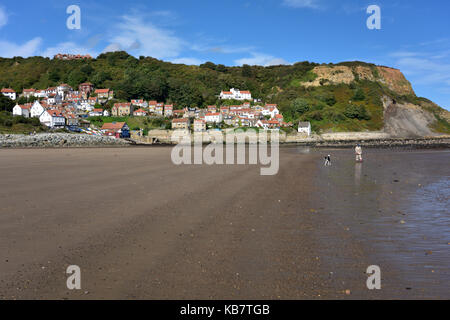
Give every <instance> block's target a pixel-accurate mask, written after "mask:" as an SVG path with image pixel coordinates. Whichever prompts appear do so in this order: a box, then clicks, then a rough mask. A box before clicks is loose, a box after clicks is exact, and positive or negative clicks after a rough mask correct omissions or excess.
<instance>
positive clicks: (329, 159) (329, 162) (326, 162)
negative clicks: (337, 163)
mask: <svg viewBox="0 0 450 320" xmlns="http://www.w3.org/2000/svg"><path fill="white" fill-rule="evenodd" d="M325 166H331V156H330V155H328V156H326V157H325Z"/></svg>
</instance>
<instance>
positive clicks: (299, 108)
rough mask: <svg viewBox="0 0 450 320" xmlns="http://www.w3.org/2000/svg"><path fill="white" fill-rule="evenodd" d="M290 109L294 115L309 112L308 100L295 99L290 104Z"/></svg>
mask: <svg viewBox="0 0 450 320" xmlns="http://www.w3.org/2000/svg"><path fill="white" fill-rule="evenodd" d="M291 108H292V110H293V111H294V112H295V113H296V114H299V115H302V114H304V113H306V112H308V111H309V103H308V100H306V99H304V98H297V99H295V100H294V102H292V105H291Z"/></svg>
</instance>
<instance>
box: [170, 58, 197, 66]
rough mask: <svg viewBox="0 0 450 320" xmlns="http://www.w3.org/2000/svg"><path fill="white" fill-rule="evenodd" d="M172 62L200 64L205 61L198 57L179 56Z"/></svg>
mask: <svg viewBox="0 0 450 320" xmlns="http://www.w3.org/2000/svg"><path fill="white" fill-rule="evenodd" d="M171 62H172V63H179V64H187V65H197V66H198V65H200V64H202V63H203V62H204V61H202V60H200V59H197V58H177V59H173V60H172V61H171Z"/></svg>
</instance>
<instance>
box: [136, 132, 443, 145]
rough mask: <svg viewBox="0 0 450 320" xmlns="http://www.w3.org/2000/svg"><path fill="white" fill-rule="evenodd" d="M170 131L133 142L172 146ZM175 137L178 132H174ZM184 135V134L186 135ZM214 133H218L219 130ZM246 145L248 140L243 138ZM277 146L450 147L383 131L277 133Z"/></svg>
mask: <svg viewBox="0 0 450 320" xmlns="http://www.w3.org/2000/svg"><path fill="white" fill-rule="evenodd" d="M174 132H175V131H173V130H152V131H149V133H148V136H146V137H141V138H138V139H137V140H136V142H137V143H138V144H139V143H142V144H154V143H162V144H175V143H176V142H174V141H173V140H172V135H173V134H174ZM223 133H224V136H223V139H224V140H225V139H226V135H227V134H231V133H233V134H235V135H236V137H237V139H238V140H241V141H245V139H244V138H246V136H247V135H248V133H246V132H243V133H236V132H233V131H232V130H225V131H224V132H223ZM178 134H179V136H181V135H182V132H181V131H179V132H178ZM186 134H187V132H186ZM216 134H222V133H221V132H220V131H219V132H216ZM214 140H215V139H214V134H204V135H203V143H205V144H208V143H211V142H212V143H214V142H215V141H214ZM267 140H268V141H270V134H268V139H267ZM191 141H192V142H194V137H193V135H192V134H191ZM247 142H248V138H247ZM279 142H280V144H292V145H305V146H317V147H350V146H355V145H356V144H358V143H359V144H363V145H366V146H380V147H382V146H386V147H390V146H429V147H434V146H442V147H450V136H448V135H447V136H434V137H417V138H396V137H392V136H391V135H389V134H388V133H385V132H381V131H379V132H339V133H325V134H322V135H316V134H313V135H312V136H310V137H308V136H306V135H305V134H301V133H296V132H294V133H290V134H287V133H285V132H279Z"/></svg>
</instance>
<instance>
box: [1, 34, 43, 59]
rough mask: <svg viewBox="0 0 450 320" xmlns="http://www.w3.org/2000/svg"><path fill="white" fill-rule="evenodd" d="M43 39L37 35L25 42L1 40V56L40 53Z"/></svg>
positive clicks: (21, 55) (22, 55) (8, 56)
mask: <svg viewBox="0 0 450 320" xmlns="http://www.w3.org/2000/svg"><path fill="white" fill-rule="evenodd" d="M41 43H42V39H41V38H39V37H37V38H34V39H32V40H30V41H27V42H25V43H23V44H17V43H14V42H10V41H4V40H0V57H4V58H12V57H29V56H33V55H37V54H38V50H39V47H40V45H41Z"/></svg>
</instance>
